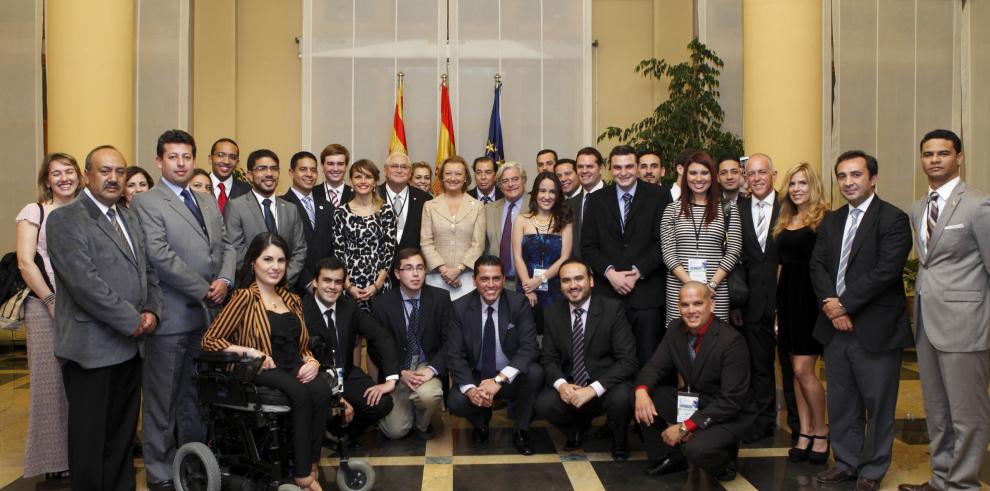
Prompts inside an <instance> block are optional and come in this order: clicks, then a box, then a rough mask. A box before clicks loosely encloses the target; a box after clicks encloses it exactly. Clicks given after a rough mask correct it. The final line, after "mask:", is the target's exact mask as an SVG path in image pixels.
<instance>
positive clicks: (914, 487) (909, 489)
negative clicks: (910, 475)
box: [897, 482, 939, 491]
mask: <svg viewBox="0 0 990 491" xmlns="http://www.w3.org/2000/svg"><path fill="white" fill-rule="evenodd" d="M897 491H939V489H938V488H936V487H935V486H932V485H931V484H929V483H927V482H926V483H924V484H901V485H900V486H897Z"/></svg>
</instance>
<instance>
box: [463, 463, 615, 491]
mask: <svg viewBox="0 0 990 491" xmlns="http://www.w3.org/2000/svg"><path fill="white" fill-rule="evenodd" d="M606 488H607V489H609V488H608V486H606ZM511 489H517V490H521V489H535V490H539V491H565V490H573V489H574V488H573V487H572V486H571V482H570V480H569V479H568V478H567V472H566V471H564V466H563V464H479V465H455V466H454V490H455V491H460V490H465V491H466V490H470V491H489V490H490V491H505V490H511Z"/></svg>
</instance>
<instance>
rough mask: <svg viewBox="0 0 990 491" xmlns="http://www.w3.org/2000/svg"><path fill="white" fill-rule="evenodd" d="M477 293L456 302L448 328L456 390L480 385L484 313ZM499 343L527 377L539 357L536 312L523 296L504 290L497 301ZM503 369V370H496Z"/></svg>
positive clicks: (451, 372) (449, 367)
mask: <svg viewBox="0 0 990 491" xmlns="http://www.w3.org/2000/svg"><path fill="white" fill-rule="evenodd" d="M481 302H482V300H481V295H480V294H479V293H478V291H477V290H474V291H472V292H471V293H468V294H467V295H464V296H463V297H461V298H458V299H457V300H455V301H454V303H453V304H452V306H451V315H450V321H449V322H450V323H449V324H448V325H447V368H448V369H449V370H450V376H451V379H453V381H454V386H455V387H460V386H462V385H469V384H477V383H478V381H477V380H475V378H474V368H475V367H476V366H478V361H479V360H480V359H481V337H482V327H484V325H483V324H482V318H481V316H482V310H481ZM498 302H499V304H498V339H499V344H500V345H501V347H502V353H504V354H505V357H506V358H508V360H509V364H508V366H510V367H512V368H515V369H517V370H519V372H520V373H526V371H527V370H528V369H529V365H530V364H531V363H535V362H536V360H537V356H538V355H539V352H538V350H539V347H538V346H537V342H536V324H535V322H534V321H533V309H532V307H530V306H529V301H528V300H526V297H525V296H524V295H523V294H522V293H517V292H514V291H511V290H506V289H504V288H503V289H502V293H501V295H499V297H498ZM496 368H497V369H502V368H504V367H496Z"/></svg>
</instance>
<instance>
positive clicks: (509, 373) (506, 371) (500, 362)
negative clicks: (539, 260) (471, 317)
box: [460, 295, 519, 394]
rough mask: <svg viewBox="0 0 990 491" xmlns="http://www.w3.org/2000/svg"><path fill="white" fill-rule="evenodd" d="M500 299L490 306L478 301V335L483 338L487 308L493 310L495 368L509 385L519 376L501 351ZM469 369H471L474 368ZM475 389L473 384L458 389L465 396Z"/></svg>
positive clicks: (517, 371) (483, 301)
mask: <svg viewBox="0 0 990 491" xmlns="http://www.w3.org/2000/svg"><path fill="white" fill-rule="evenodd" d="M501 298H502V297H501V295H499V298H496V299H495V301H494V302H492V304H491V305H488V304H487V303H485V300H484V299H483V298H482V299H479V301H480V302H481V329H482V331H481V333H479V334H481V335H482V336H484V329H485V322H487V321H488V307H491V308H493V309H495V310H494V312H492V322H493V323H494V324H495V366H496V367H502V368H501V369H500V370H499V372H500V373H502V374H503V375H505V376H506V377H508V378H509V383H510V384H511V383H512V381H513V380H515V379H516V375H519V369H517V368H513V367H510V366H509V358H508V357H506V356H505V353H504V352H503V351H502V340H501V336H500V335H499V332H498V302H499V300H501ZM479 359H480V358H479ZM471 368H472V369H473V368H474V367H471ZM475 387H477V386H476V385H474V384H464V385H462V386H461V387H460V389H461V393H462V394H467V391H469V390H471V389H473V388H475Z"/></svg>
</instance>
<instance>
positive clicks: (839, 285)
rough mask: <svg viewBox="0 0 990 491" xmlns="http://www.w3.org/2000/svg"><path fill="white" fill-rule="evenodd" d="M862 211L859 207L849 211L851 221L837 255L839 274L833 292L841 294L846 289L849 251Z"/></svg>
mask: <svg viewBox="0 0 990 491" xmlns="http://www.w3.org/2000/svg"><path fill="white" fill-rule="evenodd" d="M861 213H863V210H860V209H859V208H853V209H852V211H850V212H849V219H850V220H852V223H851V224H850V225H849V231H848V232H846V237H845V239H843V241H842V254H841V255H840V256H839V274H837V275H836V280H835V293H836V294H838V295H839V296H842V294H843V293H845V291H846V268H848V267H849V252H850V251H851V250H852V244H853V240H855V239H856V229H858V228H859V215H860V214H861Z"/></svg>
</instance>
